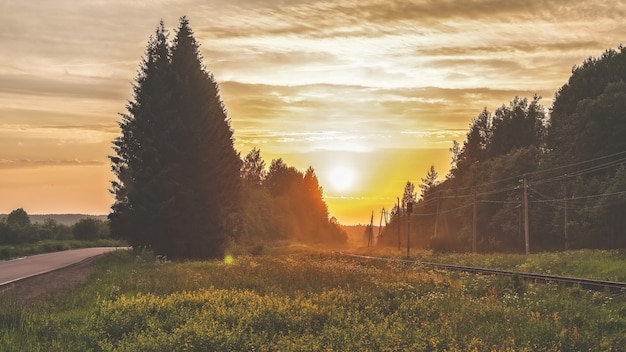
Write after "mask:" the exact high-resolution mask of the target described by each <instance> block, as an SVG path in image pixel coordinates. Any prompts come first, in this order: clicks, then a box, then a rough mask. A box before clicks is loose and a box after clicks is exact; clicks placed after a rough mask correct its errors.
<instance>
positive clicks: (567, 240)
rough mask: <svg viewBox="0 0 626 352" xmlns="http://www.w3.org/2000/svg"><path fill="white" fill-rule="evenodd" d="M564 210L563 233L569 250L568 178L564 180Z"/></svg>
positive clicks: (566, 247) (566, 248)
mask: <svg viewBox="0 0 626 352" xmlns="http://www.w3.org/2000/svg"><path fill="white" fill-rule="evenodd" d="M566 176H567V175H566ZM563 212H564V213H563V234H564V235H565V250H566V251H567V250H569V238H568V235H567V179H565V182H563Z"/></svg>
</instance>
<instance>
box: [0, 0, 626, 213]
mask: <svg viewBox="0 0 626 352" xmlns="http://www.w3.org/2000/svg"><path fill="white" fill-rule="evenodd" d="M182 15H188V17H189V18H190V21H191V25H192V28H193V29H194V31H195V35H196V38H197V40H198V41H199V43H200V44H201V52H202V55H203V57H204V59H205V64H206V65H207V67H208V68H209V69H210V70H211V71H212V72H213V73H214V74H215V77H216V79H217V80H218V83H219V84H220V87H221V94H222V98H223V100H224V102H225V105H226V107H227V109H228V112H229V117H230V118H231V119H232V126H233V127H234V130H235V137H236V146H237V148H238V149H240V150H241V151H242V153H245V152H247V151H248V150H250V149H252V147H261V148H262V149H263V150H264V152H266V153H267V154H268V155H271V156H272V157H279V156H281V155H285V154H286V155H289V157H290V158H291V159H290V160H291V162H292V163H296V164H298V165H296V166H298V167H301V166H303V165H306V164H310V165H314V166H315V164H316V163H317V164H319V165H320V167H322V166H323V165H326V164H325V163H328V160H329V158H330V156H331V155H343V154H341V153H340V152H341V151H344V152H353V153H354V154H350V157H351V158H354V157H355V155H357V156H358V157H359V158H361V157H362V156H363V155H367V154H366V153H365V152H366V151H367V152H369V153H371V154H372V155H374V154H376V153H382V154H379V155H384V157H382V156H381V158H384V159H385V161H389V162H390V161H391V160H392V161H394V162H395V163H403V162H406V160H404V159H399V158H395V155H397V154H398V152H397V151H398V150H405V151H411V152H412V153H414V152H416V151H417V150H423V151H426V150H429V152H428V154H420V158H421V159H420V160H422V159H426V158H428V155H435V154H433V152H432V150H433V148H434V149H436V150H438V151H439V152H441V153H440V154H437V156H436V158H439V159H443V158H444V156H445V155H446V153H447V152H446V151H447V148H448V147H449V146H450V145H451V141H452V140H454V139H457V140H462V139H463V138H464V133H463V131H464V130H466V129H467V127H468V126H469V123H470V122H471V120H472V119H473V118H474V117H475V116H476V115H478V114H479V113H480V111H481V110H482V109H483V108H484V107H487V108H488V109H490V110H494V109H495V108H497V107H498V106H500V105H502V104H507V103H508V102H509V101H510V100H511V99H513V97H515V96H521V97H530V96H532V95H534V94H535V93H538V94H539V95H541V96H543V97H544V99H543V100H542V103H543V104H544V105H545V106H546V107H549V106H550V104H551V99H552V97H553V95H554V92H555V91H556V90H557V89H558V88H559V87H560V86H561V85H562V84H564V83H565V82H566V81H567V79H568V77H569V75H570V74H571V68H572V66H574V65H577V64H580V63H581V62H582V60H584V59H585V58H587V57H589V56H598V55H600V54H601V53H602V52H603V51H604V50H605V49H607V48H610V47H616V46H617V45H619V44H620V43H621V42H623V41H624V38H623V34H624V33H626V22H625V21H624V20H623V19H624V18H626V3H625V2H624V1H620V0H612V1H611V0H593V1H592V0H581V1H570V0H555V1H529V2H525V3H512V2H511V1H508V0H468V1H461V0H449V1H439V0H339V1H334V0H333V1H331V0H313V1H310V0H290V1H284V0H239V1H226V0H162V1H156V2H155V1H147V0H141V1H127V0H110V1H95V2H94V1H79V0H57V1H47V0H32V1H31V0H29V1H8V0H0V46H1V47H2V50H1V51H0V158H1V159H4V160H26V161H29V160H30V161H29V162H6V161H5V162H4V165H5V166H2V167H4V168H6V165H9V164H11V163H13V164H11V165H22V166H24V165H29V163H30V165H36V164H37V163H40V165H44V164H45V162H43V160H58V161H65V162H59V163H60V164H63V163H65V164H66V165H71V164H72V162H71V161H72V160H104V162H106V155H107V154H110V153H111V149H110V148H111V140H112V139H113V138H114V137H115V136H116V135H117V134H118V133H119V130H118V127H117V124H116V121H117V120H119V116H118V113H119V112H123V111H124V107H125V104H126V100H127V99H130V98H131V96H132V82H133V79H134V78H135V76H136V74H137V69H138V66H139V62H140V59H141V56H142V54H143V53H144V50H145V47H146V42H147V40H148V37H149V36H150V35H152V34H153V33H154V30H155V28H156V26H157V24H158V21H159V19H163V20H164V21H165V24H166V26H167V27H169V28H175V27H176V25H177V20H178V17H180V16H182ZM173 35H174V30H170V38H172V37H173ZM389 150H393V151H394V153H390V154H386V153H387V151H389ZM402 155H404V156H405V158H412V156H411V155H412V154H406V153H405V154H402ZM319 156H324V157H323V158H322V157H319ZM433 158H435V157H434V156H433ZM38 160H39V161H41V162H38ZM347 160H351V159H349V158H348V159H347ZM359 160H360V159H359ZM381 160H382V159H381ZM411 160H412V159H411ZM368 162H369V160H366V159H363V160H362V162H361V163H360V164H359V165H361V167H364V168H366V167H370V166H369V164H368ZM420 162H422V161H420ZM423 162H424V163H426V162H427V161H423ZM52 164H54V162H51V163H50V165H52ZM447 164H448V162H447V161H441V162H439V164H438V165H443V166H442V167H445V165H447ZM377 165H378V166H377V168H376V169H375V170H376V171H372V173H375V172H376V173H384V172H386V171H385V170H389V168H390V167H389V165H388V164H384V165H383V164H377ZM381 165H383V166H381ZM12 167H14V166H12ZM415 168H416V167H415ZM411 170H412V171H411V172H417V171H415V169H411ZM441 171H442V172H441V173H445V172H444V171H443V170H441ZM396 172H397V173H398V175H396V177H397V178H398V180H395V179H394V180H395V181H394V182H396V181H397V182H398V184H399V185H400V186H399V187H401V186H402V185H401V182H402V180H404V181H406V178H407V175H404V174H402V173H403V172H408V171H406V170H404V169H398V170H397V171H396ZM107 177H108V176H107ZM107 177H103V178H104V179H106V178H107ZM368 177H371V179H370V178H368V181H367V182H371V184H370V186H371V187H373V188H374V187H375V186H372V184H373V183H374V182H383V180H382V179H381V178H376V177H374V176H372V175H369V174H368ZM364 182H365V181H364ZM105 183H106V182H105ZM107 187H108V185H107V184H105V185H102V187H101V188H102V189H103V192H106V191H105V190H106V188H107ZM338 196H339V195H338ZM358 196H359V195H355V197H358ZM107 197H108V195H107ZM367 197H368V198H369V199H373V197H374V196H373V195H367ZM107 199H108V198H107ZM344 202H346V200H344ZM372 204H373V203H367V206H371V205H372ZM104 208H108V204H107V205H106V206H105V207H104Z"/></svg>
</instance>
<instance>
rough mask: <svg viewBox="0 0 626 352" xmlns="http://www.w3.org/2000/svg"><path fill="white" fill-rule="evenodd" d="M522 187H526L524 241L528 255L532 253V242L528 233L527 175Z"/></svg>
mask: <svg viewBox="0 0 626 352" xmlns="http://www.w3.org/2000/svg"><path fill="white" fill-rule="evenodd" d="M522 187H524V190H523V191H524V200H523V207H524V241H525V244H526V255H528V254H530V244H529V235H528V184H527V183H526V175H524V178H523V179H522Z"/></svg>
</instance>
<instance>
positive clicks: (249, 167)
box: [241, 148, 265, 187]
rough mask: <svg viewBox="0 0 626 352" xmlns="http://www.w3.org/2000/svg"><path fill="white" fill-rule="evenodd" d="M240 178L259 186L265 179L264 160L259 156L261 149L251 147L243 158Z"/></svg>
mask: <svg viewBox="0 0 626 352" xmlns="http://www.w3.org/2000/svg"><path fill="white" fill-rule="evenodd" d="M241 178H242V180H243V182H245V183H246V184H248V185H250V186H254V187H259V186H261V184H263V181H264V180H265V161H264V160H263V158H261V151H260V150H259V149H257V148H253V149H252V150H251V151H250V153H248V155H246V157H245V158H244V159H243V165H242V167H241Z"/></svg>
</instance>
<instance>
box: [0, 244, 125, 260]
mask: <svg viewBox="0 0 626 352" xmlns="http://www.w3.org/2000/svg"><path fill="white" fill-rule="evenodd" d="M123 246H125V244H124V242H123V241H120V240H114V239H99V240H95V241H83V240H45V241H38V242H35V243H27V244H19V245H0V260H8V259H13V258H19V257H24V256H27V255H35V254H42V253H50V252H59V251H66V250H68V249H77V248H89V247H123Z"/></svg>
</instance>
